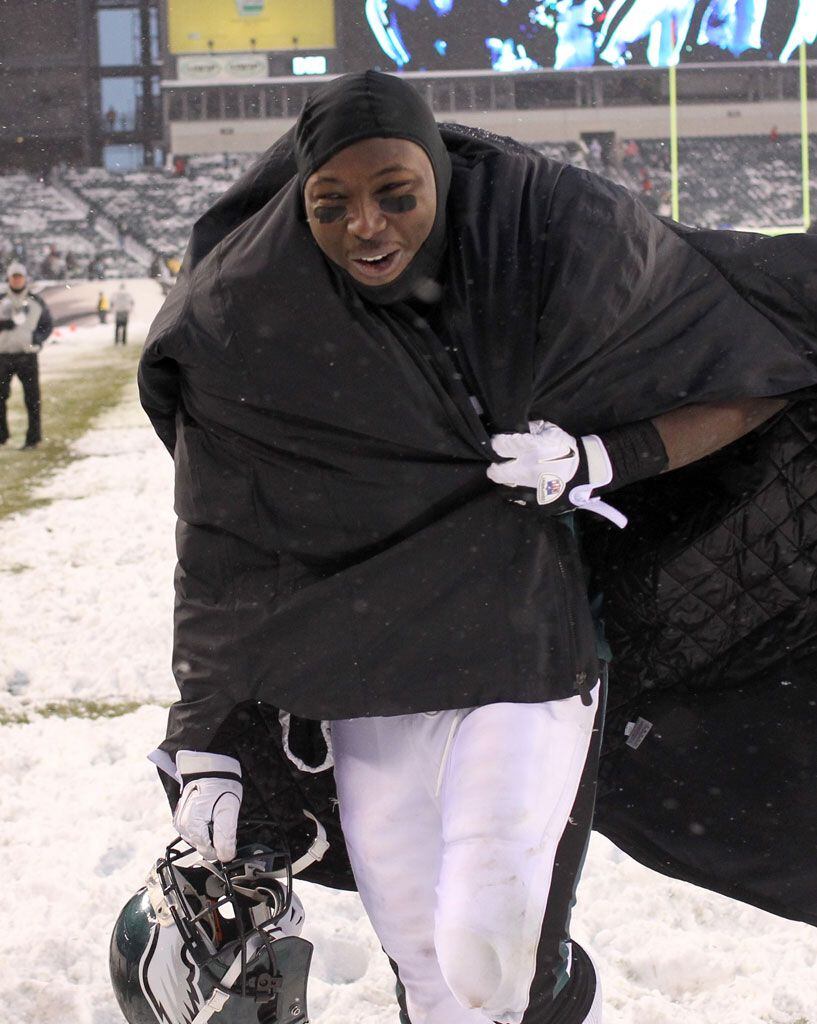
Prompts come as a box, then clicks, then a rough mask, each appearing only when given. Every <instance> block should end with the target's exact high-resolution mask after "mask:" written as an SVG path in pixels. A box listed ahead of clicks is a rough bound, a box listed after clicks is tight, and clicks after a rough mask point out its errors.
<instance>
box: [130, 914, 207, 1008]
mask: <svg viewBox="0 0 817 1024" xmlns="http://www.w3.org/2000/svg"><path fill="white" fill-rule="evenodd" d="M185 967H186V968H187V974H186V976H182V972H183V969H184V968H185ZM139 977H140V978H141V980H142V989H143V991H144V992H145V994H146V996H147V998H148V1002H149V1003H150V1007H151V1009H152V1010H153V1012H154V1013H155V1014H156V1020H157V1021H159V1024H191V1022H192V1020H193V1018H194V1017H195V1016H196V1014H197V1013H198V1011H199V1009H200V1007H201V1005H202V1003H203V1002H204V995H203V993H202V991H201V988H200V985H199V977H200V971H199V969H198V967H197V966H196V965H195V964H193V963H191V962H190V960H189V959H188V957H187V953H186V950H185V949H184V944H183V942H182V938H181V936H180V935H179V933H178V931H177V930H176V929H175V928H162V927H161V926H160V925H158V924H157V925H156V926H155V927H154V929H153V935H152V936H151V940H150V943H149V944H148V947H147V949H146V950H145V952H144V953H143V954H142V959H141V960H140V961H139Z"/></svg>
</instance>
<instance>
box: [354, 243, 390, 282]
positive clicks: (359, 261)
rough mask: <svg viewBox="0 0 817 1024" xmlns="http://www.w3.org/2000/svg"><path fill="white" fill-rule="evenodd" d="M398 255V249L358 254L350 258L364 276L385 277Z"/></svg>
mask: <svg viewBox="0 0 817 1024" xmlns="http://www.w3.org/2000/svg"><path fill="white" fill-rule="evenodd" d="M399 257H400V250H399V249H394V250H393V251H392V252H386V253H379V254H377V255H375V256H358V257H356V258H355V259H353V260H352V263H354V265H355V267H356V268H357V269H358V271H359V272H360V273H361V274H362V275H363V276H364V277H370V278H375V279H376V278H379V277H385V276H386V275H387V274H388V273H389V272H390V271H392V270H393V269H394V267H395V266H396V264H397V260H398V259H399Z"/></svg>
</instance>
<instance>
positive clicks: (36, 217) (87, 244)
mask: <svg viewBox="0 0 817 1024" xmlns="http://www.w3.org/2000/svg"><path fill="white" fill-rule="evenodd" d="M0 181H2V197H3V198H2V201H1V202H0V260H2V261H6V260H9V259H11V258H12V257H13V256H16V257H18V258H21V259H23V260H24V261H25V262H26V263H27V265H28V266H29V268H30V272H31V273H32V274H35V275H36V276H37V277H38V278H39V279H40V280H50V279H63V278H65V277H75V278H84V277H98V276H100V275H104V276H106V277H126V276H129V275H133V274H136V273H140V272H141V265H140V262H139V261H138V260H135V259H134V258H133V257H132V256H131V255H129V254H128V253H127V252H126V251H124V250H123V249H121V248H120V247H119V246H118V244H117V238H116V235H115V232H113V231H112V230H111V229H110V226H109V225H106V224H105V222H104V219H102V220H101V219H99V218H98V217H96V216H95V215H94V214H93V213H90V215H89V209H88V205H87V204H86V203H84V202H83V201H82V200H81V199H78V198H77V197H75V196H73V195H72V194H71V193H70V192H68V191H67V190H65V189H63V188H60V187H59V186H57V185H51V184H47V183H45V182H43V181H41V180H40V179H38V178H35V177H32V176H31V175H29V174H24V173H19V174H7V175H4V176H3V177H2V179H0ZM93 261H96V266H95V267H94V266H92V267H91V273H89V264H92V263H93Z"/></svg>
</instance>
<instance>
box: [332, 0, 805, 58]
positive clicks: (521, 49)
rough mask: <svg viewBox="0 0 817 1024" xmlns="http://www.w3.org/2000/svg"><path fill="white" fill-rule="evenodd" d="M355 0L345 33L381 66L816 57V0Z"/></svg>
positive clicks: (359, 54)
mask: <svg viewBox="0 0 817 1024" xmlns="http://www.w3.org/2000/svg"><path fill="white" fill-rule="evenodd" d="M359 2H360V4H361V6H362V8H363V12H362V13H363V14H364V17H363V18H361V19H360V20H358V18H359V13H358V12H355V18H354V21H355V22H356V24H357V29H356V34H357V36H358V38H355V39H354V40H351V39H349V36H348V33H347V40H348V41H349V42H350V43H351V44H352V46H353V47H354V49H355V50H356V51H358V52H357V53H356V54H355V58H356V61H357V62H360V63H361V64H362V65H368V66H372V67H380V68H381V69H383V70H394V69H403V70H405V71H445V70H454V69H461V70H465V69H486V70H489V69H493V70H494V71H533V70H536V69H539V68H554V69H556V70H568V69H575V68H586V67H593V66H595V67H628V66H652V67H669V66H670V65H673V64H678V63H681V64H698V63H707V62H709V61H736V60H739V61H747V60H754V61H766V60H768V61H778V62H781V63H786V62H790V61H794V60H796V59H797V55H798V47H799V46H800V44H801V43H806V45H807V47H808V56H809V57H810V58H815V57H817V46H815V41H816V40H817V0H541V2H539V3H536V2H535V0H359ZM358 47H360V49H359V50H358Z"/></svg>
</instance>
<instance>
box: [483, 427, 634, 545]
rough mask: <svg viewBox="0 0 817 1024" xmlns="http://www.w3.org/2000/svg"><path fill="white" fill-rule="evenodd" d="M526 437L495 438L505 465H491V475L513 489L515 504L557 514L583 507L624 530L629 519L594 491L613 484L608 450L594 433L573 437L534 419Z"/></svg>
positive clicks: (507, 435)
mask: <svg viewBox="0 0 817 1024" xmlns="http://www.w3.org/2000/svg"><path fill="white" fill-rule="evenodd" d="M528 426H529V427H530V433H528V434H494V436H493V437H492V438H491V445H492V447H493V449H494V452H495V453H496V454H497V455H498V456H500V458H503V459H507V460H508V461H507V462H493V463H491V465H490V466H489V467H488V477H489V478H490V479H491V480H493V482H494V483H496V484H501V485H502V486H503V487H508V488H513V490H511V491H510V492H509V493H508V497H509V499H510V500H511V501H514V502H518V503H519V504H520V505H537V506H539V507H540V508H542V510H543V511H545V512H547V513H549V514H552V515H559V514H561V513H563V512H571V511H573V510H574V509H585V510H586V511H588V512H595V513H596V514H597V515H600V516H603V517H604V518H605V519H609V520H610V522H612V523H615V524H616V526H619V527H622V528H623V527H625V526H626V525H627V517H626V516H624V515H622V513H621V512H619V511H618V510H617V509H615V508H613V507H612V506H611V505H608V504H607V503H606V502H605V501H602V500H601V498H599V497H598V495H594V493H593V492H594V490H596V489H597V488H600V487H605V486H607V485H608V484H609V483H611V482H612V479H613V467H612V464H611V462H610V457H609V456H608V454H607V449H606V448H605V446H604V443H603V442H602V440H601V438H600V437H598V436H597V435H596V434H588V435H586V436H585V437H580V438H575V437H573V436H572V435H571V434H568V433H567V431H565V430H562V429H561V427H557V426H556V424H555V423H548V422H547V421H546V420H533V421H532V422H531V423H529V424H528Z"/></svg>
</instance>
